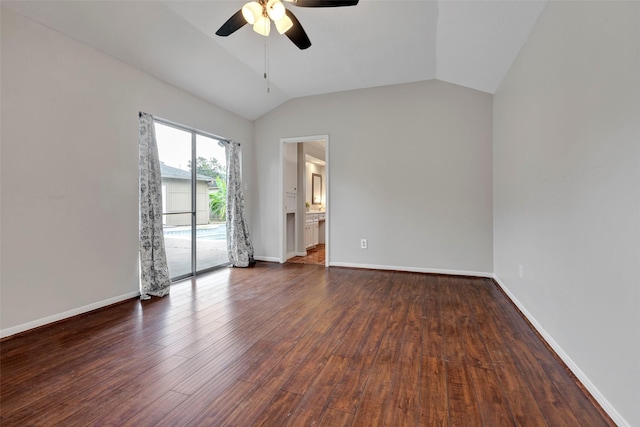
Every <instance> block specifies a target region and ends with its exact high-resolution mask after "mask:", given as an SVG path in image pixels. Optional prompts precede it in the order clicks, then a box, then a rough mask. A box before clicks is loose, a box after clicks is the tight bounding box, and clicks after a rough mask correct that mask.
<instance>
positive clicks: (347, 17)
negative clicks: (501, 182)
mask: <svg viewBox="0 0 640 427" xmlns="http://www.w3.org/2000/svg"><path fill="white" fill-rule="evenodd" d="M244 3H245V1H243V0H239V1H235V0H234V1H203V0H197V1H159V0H156V1H138V0H134V1H115V0H113V1H75V0H74V1H55V0H47V1H3V5H5V6H7V7H10V8H11V9H13V10H15V11H16V12H18V13H21V14H23V15H26V16H28V17H30V18H31V19H33V20H35V21H38V22H40V23H42V24H44V25H46V26H48V27H51V28H53V29H55V30H57V31H59V32H61V33H64V34H66V35H68V36H70V37H72V38H75V39H77V40H80V41H82V42H83V43H86V44H88V45H90V46H93V47H94V48H96V49H98V50H101V51H103V52H105V53H107V54H109V55H111V56H113V57H115V58H118V59H120V60H121V61H123V62H126V63H129V64H131V65H133V66H134V67H136V68H139V69H141V70H143V71H146V72H147V73H149V74H151V75H154V76H156V77H158V78H159V79H161V80H164V81H165V82H167V83H170V84H172V85H174V86H177V87H179V88H182V89H184V90H186V91H188V92H191V93H193V94H195V95H197V96H198V97H200V98H203V99H206V100H208V101H210V102H212V103H214V104H216V105H218V106H220V107H223V108H225V109H227V110H229V111H232V112H234V113H236V114H238V115H240V116H243V117H245V118H247V119H250V120H254V119H256V118H258V117H260V116H261V115H263V114H264V113H266V112H268V111H269V110H271V109H273V108H275V107H277V106H278V105H280V104H282V103H283V102H285V101H287V100H289V99H292V98H297V97H301V96H307V95H316V94H322V93H328V92H336V91H343V90H351V89H361V88H367V87H374V86H384V85H392V84H398V83H408V82H414V81H420V80H429V79H439V80H444V81H447V82H450V83H454V84H458V85H461V86H466V87H469V88H472V89H477V90H480V91H484V92H488V93H494V92H495V90H496V89H497V88H498V86H499V84H500V82H501V81H502V79H503V78H504V76H505V74H506V73H507V71H508V69H509V67H510V66H511V64H512V62H513V60H514V59H515V57H516V56H517V54H518V52H519V51H520V49H521V48H522V45H523V44H524V43H525V41H526V39H527V37H528V35H529V33H530V32H531V29H532V28H533V26H534V24H535V22H536V20H537V19H538V17H539V16H540V13H541V12H542V10H543V9H544V7H545V5H546V0H535V1H533V0H532V1H528V0H499V1H495V0H472V1H456V0H440V1H435V0H434V1H431V0H422V1H416V0H414V1H405V0H384V1H383V0H360V3H359V4H358V5H357V6H354V7H339V8H300V7H296V6H293V5H291V4H290V3H286V5H287V7H288V8H289V9H290V10H291V11H292V12H294V13H295V15H296V16H297V18H298V19H299V21H300V22H301V24H302V25H303V27H304V28H305V30H306V32H307V34H308V35H309V38H310V39H311V42H312V46H311V47H310V48H309V49H306V50H299V49H298V48H297V47H296V46H295V45H294V44H292V43H291V42H290V41H289V39H288V38H286V37H285V36H281V35H279V34H278V33H277V32H276V31H272V33H271V36H270V37H268V39H267V38H265V37H263V36H260V35H258V34H257V33H255V32H254V31H252V29H251V27H250V26H249V25H246V26H244V27H243V28H241V29H240V30H238V31H237V32H236V33H234V34H232V35H231V36H229V37H218V36H216V35H215V32H216V30H217V29H218V28H219V27H220V26H221V25H222V24H223V23H224V22H225V21H226V20H227V18H229V17H230V16H231V15H232V14H233V13H235V12H236V11H237V10H239V9H240V8H241V7H242V5H243V4H244ZM265 52H267V53H268V54H267V55H266V58H268V76H269V83H268V84H269V87H270V91H269V93H267V81H266V80H265V79H264V73H265V69H267V66H266V64H265V62H267V61H265Z"/></svg>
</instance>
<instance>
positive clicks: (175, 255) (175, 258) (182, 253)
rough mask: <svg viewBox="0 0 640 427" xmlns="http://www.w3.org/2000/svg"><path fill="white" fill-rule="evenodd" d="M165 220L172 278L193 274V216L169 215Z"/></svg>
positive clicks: (164, 216)
mask: <svg viewBox="0 0 640 427" xmlns="http://www.w3.org/2000/svg"><path fill="white" fill-rule="evenodd" d="M163 218H164V246H165V248H166V251H167V264H169V275H170V276H171V278H172V279H173V278H176V277H179V276H184V275H187V274H191V273H192V271H191V214H190V213H186V214H169V215H163Z"/></svg>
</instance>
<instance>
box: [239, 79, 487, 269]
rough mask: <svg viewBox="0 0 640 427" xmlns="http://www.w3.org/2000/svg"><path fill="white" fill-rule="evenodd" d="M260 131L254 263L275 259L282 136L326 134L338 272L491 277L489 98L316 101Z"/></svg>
mask: <svg viewBox="0 0 640 427" xmlns="http://www.w3.org/2000/svg"><path fill="white" fill-rule="evenodd" d="M254 132H255V138H256V143H255V149H256V153H255V154H256V158H258V159H260V161H259V162H257V163H256V176H257V178H258V183H259V184H258V188H257V191H255V192H254V193H253V194H254V196H255V198H254V199H253V200H252V203H253V206H254V209H253V210H252V214H253V215H254V216H253V220H252V223H253V224H254V228H253V229H252V232H253V235H254V237H255V251H256V255H257V256H264V257H278V242H279V238H280V236H279V230H280V222H281V221H280V219H279V211H280V209H279V203H280V201H279V200H278V182H279V173H280V171H279V164H280V162H279V153H280V148H279V141H280V139H281V138H288V137H297V136H308V135H322V134H329V156H330V157H329V161H328V163H329V168H328V170H329V172H328V173H329V186H328V194H329V202H328V206H329V214H330V224H331V227H330V233H331V234H330V242H329V244H330V248H331V252H330V262H331V263H332V264H333V265H337V264H350V265H369V266H378V267H384V266H387V267H388V266H392V267H400V268H407V269H422V270H426V269H432V270H433V269H439V270H455V271H474V272H486V273H489V272H491V271H492V262H493V260H492V245H493V242H492V221H493V219H492V196H491V193H492V183H491V181H492V173H491V169H492V159H491V138H492V97H491V95H489V94H486V93H482V92H478V91H475V90H471V89H467V88H463V87H460V86H455V85H451V84H448V83H444V82H439V81H426V82H420V83H411V84H403V85H397V86H387V87H381V88H373V89H364V90H356V91H349V92H340V93H333V94H327V95H319V96H310V97H305V98H299V99H295V100H291V101H289V102H287V103H285V104H283V105H282V106H280V107H278V108H277V109H275V110H273V111H271V112H270V113H268V114H266V115H265V116H263V117H261V118H259V119H258V120H256V121H255V122H254ZM360 238H367V239H368V240H369V249H367V250H361V249H360V248H359V245H360Z"/></svg>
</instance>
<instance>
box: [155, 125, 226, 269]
mask: <svg viewBox="0 0 640 427" xmlns="http://www.w3.org/2000/svg"><path fill="white" fill-rule="evenodd" d="M155 128H156V139H157V142H158V154H159V157H160V170H161V175H162V215H163V225H164V240H165V247H166V252H167V263H168V264H169V274H170V275H171V279H172V280H177V279H181V278H184V277H189V276H192V275H194V274H196V273H198V272H201V271H205V270H209V269H211V268H215V267H219V266H221V265H225V264H227V263H228V262H229V259H228V256H227V241H226V239H227V233H226V225H225V214H226V160H225V152H224V148H223V147H221V146H220V145H219V144H218V140H217V139H215V137H213V136H210V135H205V134H203V133H201V132H198V131H195V130H190V129H187V128H184V127H181V126H178V125H175V124H170V123H166V122H162V121H158V120H156V122H155Z"/></svg>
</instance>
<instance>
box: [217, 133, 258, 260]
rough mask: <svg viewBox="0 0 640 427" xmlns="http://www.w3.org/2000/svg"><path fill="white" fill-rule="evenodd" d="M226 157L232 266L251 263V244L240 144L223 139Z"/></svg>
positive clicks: (228, 239) (228, 249) (228, 240)
mask: <svg viewBox="0 0 640 427" xmlns="http://www.w3.org/2000/svg"><path fill="white" fill-rule="evenodd" d="M223 144H224V145H225V152H226V157H227V252H228V253H229V262H230V263H231V265H232V266H234V267H249V266H250V265H253V264H254V263H255V261H254V260H253V245H252V244H251V238H250V236H249V228H248V227H247V221H246V219H245V215H244V194H243V192H242V175H241V173H240V144H239V143H237V142H235V141H223Z"/></svg>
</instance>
